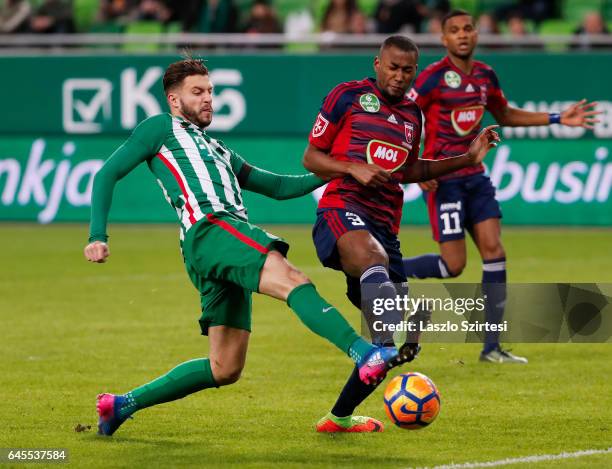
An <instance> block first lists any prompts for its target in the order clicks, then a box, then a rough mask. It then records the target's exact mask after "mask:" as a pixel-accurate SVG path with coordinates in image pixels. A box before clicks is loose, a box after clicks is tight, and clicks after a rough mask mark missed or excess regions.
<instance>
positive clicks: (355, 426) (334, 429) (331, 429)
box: [316, 414, 385, 433]
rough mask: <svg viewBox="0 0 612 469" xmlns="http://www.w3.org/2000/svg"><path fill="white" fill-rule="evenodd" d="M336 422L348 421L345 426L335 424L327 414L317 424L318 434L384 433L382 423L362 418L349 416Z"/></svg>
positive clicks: (370, 418) (369, 418)
mask: <svg viewBox="0 0 612 469" xmlns="http://www.w3.org/2000/svg"><path fill="white" fill-rule="evenodd" d="M335 420H337V421H342V420H348V422H347V423H346V424H345V425H342V424H339V423H337V421H334V419H332V417H331V416H330V415H329V414H328V415H326V416H325V417H323V418H322V419H321V420H319V421H318V422H317V425H316V429H317V432H319V433H376V432H382V431H384V429H385V427H384V425H383V424H382V422H380V421H378V420H376V419H374V418H372V417H363V416H354V417H353V416H351V417H347V418H341V419H338V418H336V419H335Z"/></svg>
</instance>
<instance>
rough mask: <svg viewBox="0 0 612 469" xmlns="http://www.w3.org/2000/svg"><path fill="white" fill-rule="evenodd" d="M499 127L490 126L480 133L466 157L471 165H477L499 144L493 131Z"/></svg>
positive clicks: (497, 136)
mask: <svg viewBox="0 0 612 469" xmlns="http://www.w3.org/2000/svg"><path fill="white" fill-rule="evenodd" d="M498 127H499V125H490V126H488V127H485V128H484V129H482V130H481V131H480V133H479V134H478V135H477V136H476V138H475V139H474V140H472V143H470V148H469V149H468V152H467V155H468V158H469V159H470V160H472V163H473V164H478V163H480V162H481V161H482V160H484V157H485V156H486V155H487V153H488V152H489V150H490V149H491V148H493V147H496V146H497V144H498V143H499V142H500V138H499V135H498V134H497V132H496V131H495V129H497V128H498Z"/></svg>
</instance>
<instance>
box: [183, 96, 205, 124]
mask: <svg viewBox="0 0 612 469" xmlns="http://www.w3.org/2000/svg"><path fill="white" fill-rule="evenodd" d="M180 111H181V114H183V116H185V117H186V118H187V120H188V121H189V122H192V123H193V124H195V125H197V126H198V127H202V128H204V127H208V126H209V125H210V123H211V122H212V112H213V110H212V107H211V109H210V118H209V119H203V118H202V117H200V115H201V112H202V110H201V109H198V108H190V107H188V106H187V105H185V103H183V102H182V101H181V108H180Z"/></svg>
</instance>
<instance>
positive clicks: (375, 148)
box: [366, 140, 408, 172]
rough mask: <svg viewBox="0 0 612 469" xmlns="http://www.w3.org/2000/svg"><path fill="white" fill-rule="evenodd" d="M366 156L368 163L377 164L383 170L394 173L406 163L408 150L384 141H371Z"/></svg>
mask: <svg viewBox="0 0 612 469" xmlns="http://www.w3.org/2000/svg"><path fill="white" fill-rule="evenodd" d="M366 156H367V157H368V163H374V164H377V165H378V166H380V167H381V168H383V169H385V170H387V171H390V172H393V171H396V170H397V169H399V168H400V167H401V166H402V165H403V164H404V163H405V162H406V159H407V158H408V150H406V149H405V148H402V147H399V146H397V145H393V144H392V143H388V142H383V141H382V140H370V143H368V148H367V150H366Z"/></svg>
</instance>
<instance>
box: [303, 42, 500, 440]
mask: <svg viewBox="0 0 612 469" xmlns="http://www.w3.org/2000/svg"><path fill="white" fill-rule="evenodd" d="M417 60H418V49H417V47H416V45H415V44H414V42H412V41H411V40H409V39H407V38H405V37H403V36H392V37H390V38H388V39H387V40H386V41H385V42H384V43H383V45H382V46H381V49H380V53H379V56H378V57H376V59H375V60H374V69H375V71H376V78H375V79H374V78H366V79H364V80H361V81H351V82H347V83H342V84H340V85H338V86H336V87H335V88H334V89H333V90H332V91H331V92H330V93H329V94H328V95H327V97H326V98H325V100H324V101H323V105H322V107H321V111H320V113H319V115H318V116H317V119H316V122H315V124H314V126H313V129H312V132H311V134H310V139H309V145H308V148H307V149H306V152H305V154H304V166H305V167H306V168H307V169H309V170H310V171H312V172H314V173H316V174H317V175H319V176H321V177H323V178H325V179H331V181H330V183H329V184H328V186H327V188H326V190H325V193H324V195H323V197H322V198H321V200H320V202H319V208H318V211H317V221H316V224H315V226H314V228H313V238H314V243H315V246H316V249H317V255H318V256H319V259H320V260H321V262H322V263H323V265H325V266H326V267H330V268H333V269H336V270H342V271H343V272H344V273H345V275H346V280H347V296H348V297H349V299H350V300H351V302H352V303H353V304H354V305H355V306H356V307H357V308H359V309H360V310H362V313H363V314H364V317H365V318H366V320H368V319H370V318H371V316H372V315H371V312H370V311H369V309H368V305H369V304H370V302H371V300H372V299H373V296H372V295H374V294H375V295H376V297H378V298H381V297H382V298H393V297H395V296H396V295H397V294H398V292H397V291H396V287H395V285H394V284H396V285H397V284H401V285H402V288H405V283H406V275H405V273H404V268H403V264H402V255H401V252H400V245H399V241H398V239H397V233H398V230H399V223H400V219H401V215H402V205H403V191H402V188H401V186H400V183H406V182H417V181H426V180H429V179H431V178H432V177H439V176H442V175H444V174H448V173H450V172H452V171H456V170H458V169H461V168H464V167H468V166H473V165H474V164H480V161H482V159H483V158H484V156H485V154H486V153H487V151H488V150H489V149H490V148H492V147H493V146H494V145H495V142H496V141H497V140H498V136H497V134H496V133H495V131H494V130H493V128H492V127H489V128H487V129H485V130H484V131H483V132H482V133H481V134H480V135H479V136H478V137H477V138H476V139H474V142H473V143H472V144H471V145H468V148H466V152H465V154H463V155H461V156H457V157H454V158H449V159H443V160H438V161H428V160H421V159H419V158H418V155H419V139H420V135H421V111H420V109H419V107H418V105H417V104H415V103H414V102H413V101H411V100H409V99H407V98H406V91H407V90H408V88H409V87H410V84H411V82H412V80H413V78H414V76H415V75H416V71H417ZM401 294H403V292H401ZM381 319H382V321H383V322H384V323H386V324H396V323H398V322H399V321H401V320H403V312H401V311H399V310H398V311H389V312H388V313H386V314H385V315H384V317H383V318H381ZM368 324H370V321H368ZM370 334H371V335H372V339H373V341H374V342H376V343H379V344H384V345H393V343H394V340H393V336H392V334H391V333H390V332H386V333H385V331H375V330H372V328H370ZM395 342H397V340H396V341H395ZM401 343H402V344H403V345H402V346H401V347H400V349H399V358H400V360H401V362H405V361H410V360H412V359H413V358H414V357H415V356H416V354H417V353H418V345H417V344H416V343H415V338H414V337H412V338H410V339H408V340H406V341H405V343H404V341H401ZM375 387H376V386H374V385H368V384H364V383H363V382H361V381H360V380H359V373H358V370H357V369H355V370H354V371H353V373H352V375H351V376H350V378H349V380H348V382H347V383H346V385H345V387H344V389H343V390H342V393H341V394H340V397H339V398H338V401H337V402H336V404H335V406H334V407H333V409H332V411H331V412H330V413H329V414H328V415H327V416H325V417H324V418H323V419H321V421H320V422H319V423H318V424H317V430H318V431H322V432H342V431H348V432H372V431H380V430H382V424H381V423H380V422H378V421H376V420H374V419H371V418H368V417H354V416H352V414H353V411H354V410H355V408H356V407H357V405H359V404H360V403H361V402H362V401H363V400H364V399H365V398H366V397H367V396H369V395H370V394H371V393H372V391H374V389H375Z"/></svg>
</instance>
